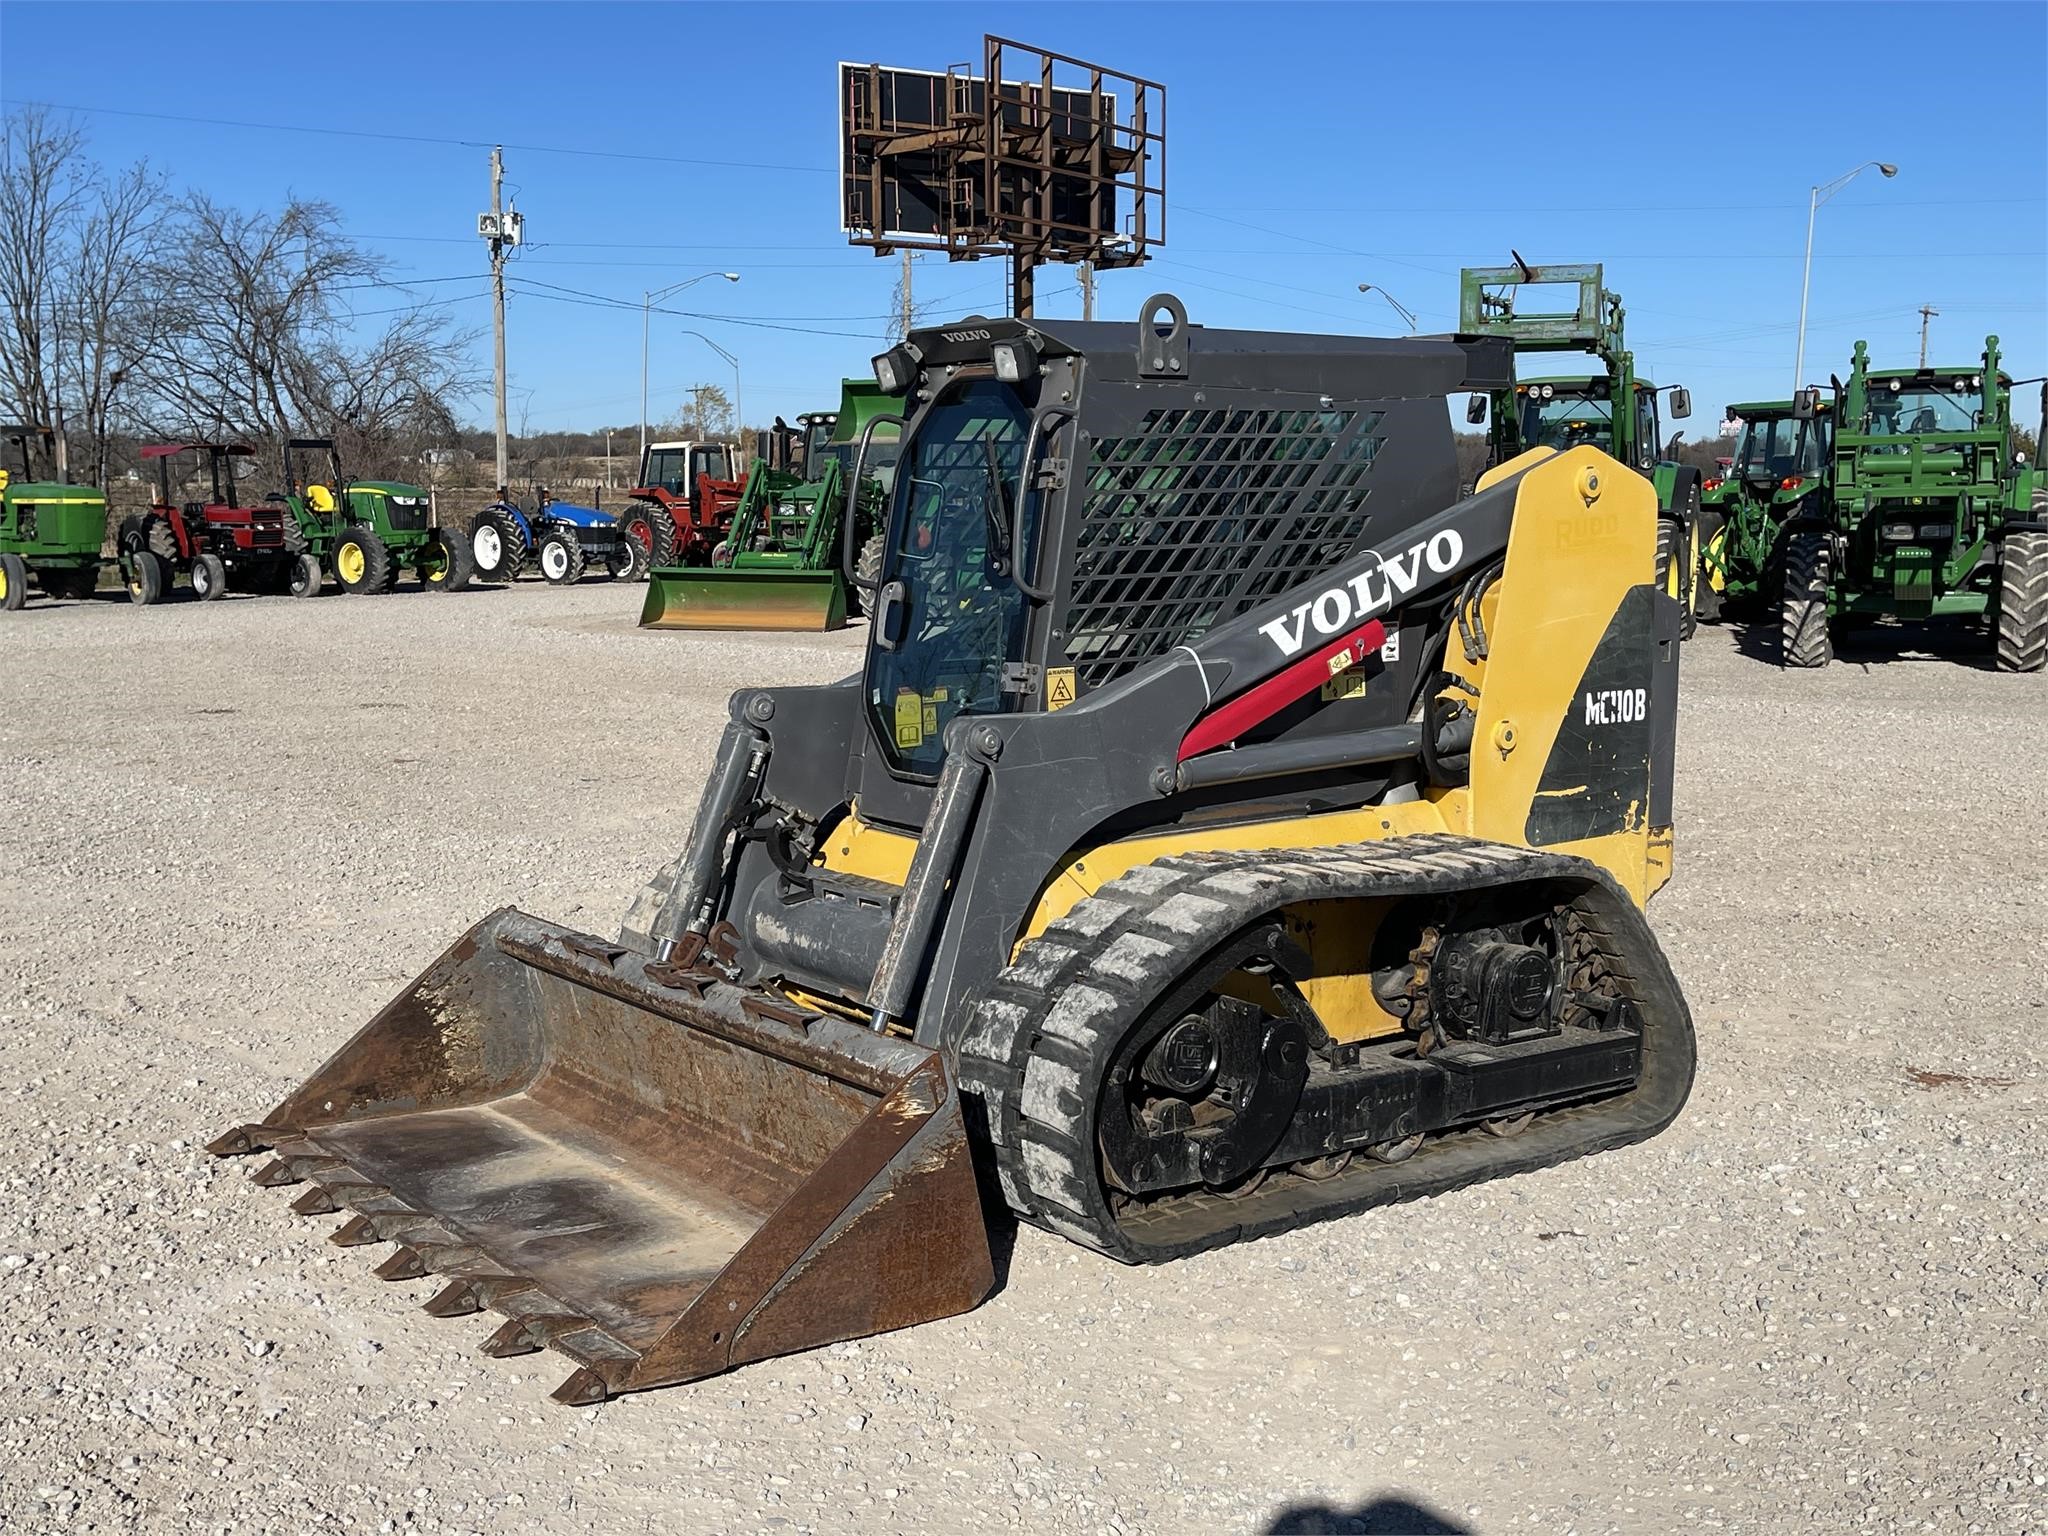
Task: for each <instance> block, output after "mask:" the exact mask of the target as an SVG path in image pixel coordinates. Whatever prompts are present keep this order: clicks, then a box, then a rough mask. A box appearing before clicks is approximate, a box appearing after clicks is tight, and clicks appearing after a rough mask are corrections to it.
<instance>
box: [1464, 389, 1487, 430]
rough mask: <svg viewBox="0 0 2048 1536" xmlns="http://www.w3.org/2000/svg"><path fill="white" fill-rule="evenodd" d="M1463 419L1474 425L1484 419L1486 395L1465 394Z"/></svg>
mask: <svg viewBox="0 0 2048 1536" xmlns="http://www.w3.org/2000/svg"><path fill="white" fill-rule="evenodd" d="M1465 420H1466V421H1467V422H1469V423H1470V424H1471V425H1473V426H1475V427H1476V426H1478V425H1479V424H1480V423H1481V422H1482V421H1484V420H1486V396H1484V395H1468V396H1466V398H1465Z"/></svg>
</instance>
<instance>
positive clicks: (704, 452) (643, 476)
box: [634, 443, 733, 497]
mask: <svg viewBox="0 0 2048 1536" xmlns="http://www.w3.org/2000/svg"><path fill="white" fill-rule="evenodd" d="M732 478H733V472H732V449H731V448H730V447H728V446H727V445H726V444H724V443H649V444H648V445H647V457H646V458H645V459H643V460H642V461H641V464H640V486H639V487H638V488H636V490H635V492H634V494H635V495H637V494H639V491H640V490H641V489H659V490H662V491H665V492H666V493H667V494H669V495H670V496H675V497H687V496H690V495H691V494H692V493H693V492H694V491H695V490H696V487H697V482H698V481H699V480H703V479H708V480H730V479H732Z"/></svg>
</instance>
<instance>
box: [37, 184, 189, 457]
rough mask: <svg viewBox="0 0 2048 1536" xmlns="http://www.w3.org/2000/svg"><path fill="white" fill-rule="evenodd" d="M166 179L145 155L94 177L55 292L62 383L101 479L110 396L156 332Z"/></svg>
mask: <svg viewBox="0 0 2048 1536" xmlns="http://www.w3.org/2000/svg"><path fill="white" fill-rule="evenodd" d="M164 210H165V192H164V178H163V177H162V176H161V175H159V174H157V173H156V172H153V171H151V170H150V168H149V166H148V164H147V163H146V162H139V163H137V164H135V165H132V166H130V167H129V168H128V169H127V170H126V171H124V172H122V173H121V174H120V175H118V176H115V177H112V178H105V177H95V179H94V184H93V186H92V188H91V190H90V191H89V192H88V193H87V194H86V195H85V197H84V199H83V203H82V206H81V207H80V209H79V210H78V216H77V229H76V238H75V240H74V241H73V243H72V246H71V250H70V252H69V257H70V259H69V261H68V262H67V264H66V265H67V271H66V272H65V274H64V280H63V282H62V283H61V285H60V287H59V290H58V294H57V298H58V305H59V309H60V312H61V314H62V315H63V329H62V335H61V336H60V338H59V341H60V343H61V345H60V349H59V350H60V354H61V356H62V359H63V376H64V381H65V385H66V388H67V389H69V390H70V391H72V392H73V398H74V399H75V400H76V401H77V403H78V405H79V408H80V420H79V422H78V425H80V426H82V427H83V428H84V429H85V433H86V436H87V439H88V442H89V445H90V451H91V455H92V460H91V464H92V477H91V478H92V483H93V484H94V485H105V484H106V483H107V454H108V437H109V429H110V423H111V421H112V419H113V417H114V409H115V406H114V402H115V396H116V394H117V393H118V392H119V391H120V389H121V387H122V385H123V384H124V383H125V382H126V381H127V380H128V379H129V378H130V377H132V376H134V374H135V373H136V372H137V370H138V368H139V367H141V366H143V365H144V364H145V361H146V359H148V358H149V357H150V356H151V355H152V353H153V352H154V351H155V350H156V347H157V344H158V342H159V340H160V338H161V323H162V319H163V311H162V309H161V308H160V307H159V306H158V304H157V303H156V295H155V292H154V287H155V284H154V282H153V279H152V274H153V272H154V270H155V269H156V268H157V266H158V265H159V264H160V263H159V255H160V253H159V246H160V243H161V241H162V240H163V238H164V235H165V232H166V228H167V226H166V223H165V217H164Z"/></svg>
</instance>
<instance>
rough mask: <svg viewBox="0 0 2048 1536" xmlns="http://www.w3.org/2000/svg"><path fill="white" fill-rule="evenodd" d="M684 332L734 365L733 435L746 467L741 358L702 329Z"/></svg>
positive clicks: (745, 423) (745, 417) (745, 418)
mask: <svg viewBox="0 0 2048 1536" xmlns="http://www.w3.org/2000/svg"><path fill="white" fill-rule="evenodd" d="M683 334H684V335H685V336H694V337H696V338H697V339H698V340H699V341H701V342H703V343H704V345H705V346H707V347H709V348H710V349H711V350H712V351H714V352H716V353H717V354H718V355H719V356H720V357H722V358H724V359H725V360H726V362H727V363H729V364H730V365H731V366H732V435H733V441H734V442H735V443H737V444H738V445H739V451H740V459H741V461H742V463H741V467H742V468H745V463H744V461H745V459H746V456H747V445H746V430H747V415H746V407H745V404H744V400H745V397H744V396H743V395H742V394H741V393H740V360H739V359H738V358H736V357H734V356H733V355H732V354H731V353H730V352H728V351H726V350H725V348H723V347H721V346H720V345H719V344H718V343H717V342H715V341H713V340H712V339H711V338H710V337H709V336H706V335H705V334H704V333H703V332H702V331H684V332H683ZM700 414H701V413H700Z"/></svg>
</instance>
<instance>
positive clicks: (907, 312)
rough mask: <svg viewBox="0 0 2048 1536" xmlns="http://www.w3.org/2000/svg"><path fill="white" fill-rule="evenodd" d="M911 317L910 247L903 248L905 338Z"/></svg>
mask: <svg viewBox="0 0 2048 1536" xmlns="http://www.w3.org/2000/svg"><path fill="white" fill-rule="evenodd" d="M912 315H913V310H912V305H911V302H910V247H909V246H905V247H904V248H903V334H904V335H905V336H906V337H907V336H909V334H910V323H911V319H912Z"/></svg>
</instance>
